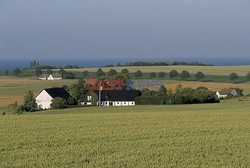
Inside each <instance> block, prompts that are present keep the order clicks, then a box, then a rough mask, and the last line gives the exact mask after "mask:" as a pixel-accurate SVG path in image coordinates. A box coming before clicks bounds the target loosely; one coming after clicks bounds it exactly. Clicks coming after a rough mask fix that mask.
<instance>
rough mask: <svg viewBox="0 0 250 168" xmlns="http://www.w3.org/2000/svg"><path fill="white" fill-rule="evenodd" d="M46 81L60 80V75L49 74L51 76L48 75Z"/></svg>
mask: <svg viewBox="0 0 250 168" xmlns="http://www.w3.org/2000/svg"><path fill="white" fill-rule="evenodd" d="M47 79H48V80H61V79H62V75H60V74H51V75H49V77H48V78H47Z"/></svg>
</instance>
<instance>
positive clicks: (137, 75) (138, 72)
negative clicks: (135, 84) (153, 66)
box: [134, 70, 142, 78]
mask: <svg viewBox="0 0 250 168" xmlns="http://www.w3.org/2000/svg"><path fill="white" fill-rule="evenodd" d="M134 76H135V77H136V78H140V77H142V72H141V71H140V70H137V71H136V72H135V74H134Z"/></svg>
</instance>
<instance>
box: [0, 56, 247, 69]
mask: <svg viewBox="0 0 250 168" xmlns="http://www.w3.org/2000/svg"><path fill="white" fill-rule="evenodd" d="M33 60H36V61H39V63H40V65H55V66H66V65H77V66H79V67H85V68H90V67H100V66H105V65H110V64H112V65H117V64H118V63H121V64H124V63H127V62H134V61H154V62H157V61H163V62H172V61H184V62H193V61H197V62H202V63H205V64H212V65H217V66H232V65H250V58H154V59H150V58H145V59H142V58H141V59H137V58H132V59H131V58H128V59H114V58H108V59H104V58H102V59H84V58H82V59H80V58H77V59H6V58H0V70H1V71H2V70H13V69H15V68H21V69H23V68H28V67H29V65H30V62H31V61H33Z"/></svg>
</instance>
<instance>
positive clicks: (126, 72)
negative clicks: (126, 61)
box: [121, 68, 129, 74]
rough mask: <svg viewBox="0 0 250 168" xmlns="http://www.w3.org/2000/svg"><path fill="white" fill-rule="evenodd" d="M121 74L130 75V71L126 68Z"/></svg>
mask: <svg viewBox="0 0 250 168" xmlns="http://www.w3.org/2000/svg"><path fill="white" fill-rule="evenodd" d="M121 73H122V74H128V73H129V71H128V69H126V68H124V69H122V70H121Z"/></svg>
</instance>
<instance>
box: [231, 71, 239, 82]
mask: <svg viewBox="0 0 250 168" xmlns="http://www.w3.org/2000/svg"><path fill="white" fill-rule="evenodd" d="M238 78H239V76H238V74H236V73H234V72H233V73H231V74H230V75H229V79H230V80H231V81H235V80H237V79H238Z"/></svg>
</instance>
